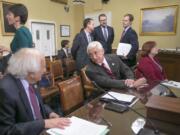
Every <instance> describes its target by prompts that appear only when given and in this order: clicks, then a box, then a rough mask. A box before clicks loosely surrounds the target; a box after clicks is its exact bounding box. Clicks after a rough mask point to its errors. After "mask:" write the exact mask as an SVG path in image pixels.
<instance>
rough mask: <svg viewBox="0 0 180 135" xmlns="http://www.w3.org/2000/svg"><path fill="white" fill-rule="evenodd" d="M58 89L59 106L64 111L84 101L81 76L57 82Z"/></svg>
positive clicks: (66, 111)
mask: <svg viewBox="0 0 180 135" xmlns="http://www.w3.org/2000/svg"><path fill="white" fill-rule="evenodd" d="M58 87H59V91H60V100H61V106H62V110H63V112H64V113H68V112H70V111H72V110H73V109H75V108H77V107H79V106H80V105H82V103H83V101H84V96H83V88H82V83H81V78H80V77H79V76H76V77H73V78H71V79H69V80H66V81H63V82H60V83H58Z"/></svg>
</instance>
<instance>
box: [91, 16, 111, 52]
mask: <svg viewBox="0 0 180 135" xmlns="http://www.w3.org/2000/svg"><path fill="white" fill-rule="evenodd" d="M99 23H100V25H99V26H97V27H96V28H95V29H94V32H93V35H94V40H95V41H99V42H100V43H101V44H102V46H103V48H104V51H105V53H106V54H108V53H111V52H112V43H113V40H114V30H113V28H112V27H110V26H108V25H107V16H106V15H105V14H100V15H99Z"/></svg>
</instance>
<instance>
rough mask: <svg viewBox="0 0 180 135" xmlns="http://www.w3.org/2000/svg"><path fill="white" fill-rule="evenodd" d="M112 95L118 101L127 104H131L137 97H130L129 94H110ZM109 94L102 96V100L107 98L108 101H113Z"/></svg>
mask: <svg viewBox="0 0 180 135" xmlns="http://www.w3.org/2000/svg"><path fill="white" fill-rule="evenodd" d="M108 93H109V94H110V95H112V96H113V97H115V98H116V99H118V100H119V101H122V102H127V103H131V102H132V101H133V99H134V98H135V96H133V95H129V94H122V93H117V92H112V91H110V92H108ZM110 95H108V94H105V95H104V96H102V97H101V98H106V99H113V100H114V98H113V97H111V96H110Z"/></svg>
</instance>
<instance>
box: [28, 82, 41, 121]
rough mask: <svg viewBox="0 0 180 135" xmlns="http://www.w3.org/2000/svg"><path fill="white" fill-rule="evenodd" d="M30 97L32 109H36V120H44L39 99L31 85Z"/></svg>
mask: <svg viewBox="0 0 180 135" xmlns="http://www.w3.org/2000/svg"><path fill="white" fill-rule="evenodd" d="M29 97H30V101H31V104H32V107H33V109H34V115H35V117H36V119H42V115H41V112H40V107H39V105H38V102H37V99H36V94H35V92H34V89H33V87H32V86H31V85H29Z"/></svg>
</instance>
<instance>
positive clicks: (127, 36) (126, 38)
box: [120, 14, 139, 67]
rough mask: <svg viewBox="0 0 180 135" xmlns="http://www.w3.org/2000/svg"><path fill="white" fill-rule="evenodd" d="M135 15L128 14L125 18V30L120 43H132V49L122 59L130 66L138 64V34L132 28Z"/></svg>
mask: <svg viewBox="0 0 180 135" xmlns="http://www.w3.org/2000/svg"><path fill="white" fill-rule="evenodd" d="M133 20H134V17H133V15H132V14H126V15H124V18H123V27H124V30H123V32H122V35H121V39H120V43H126V44H130V45H131V49H130V51H129V53H128V54H127V55H126V56H122V57H121V58H122V61H123V62H124V63H125V64H126V65H128V66H129V67H133V66H134V65H136V54H137V51H138V49H139V42H138V36H137V33H136V31H135V30H133V29H132V28H131V25H132V22H133Z"/></svg>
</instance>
